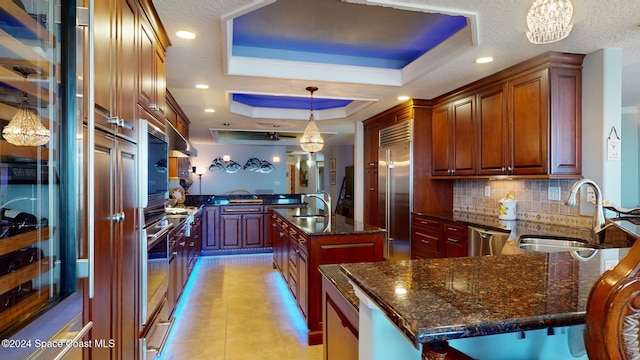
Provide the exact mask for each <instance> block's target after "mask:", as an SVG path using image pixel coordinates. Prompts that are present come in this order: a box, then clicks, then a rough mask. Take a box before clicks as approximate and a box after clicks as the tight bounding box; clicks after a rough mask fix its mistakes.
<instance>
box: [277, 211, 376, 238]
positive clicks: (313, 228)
mask: <svg viewBox="0 0 640 360" xmlns="http://www.w3.org/2000/svg"><path fill="white" fill-rule="evenodd" d="M274 212H276V213H277V214H279V215H281V216H283V217H284V218H285V219H286V220H287V221H288V222H289V223H291V224H292V225H294V226H296V227H297V228H298V229H300V230H301V231H302V232H304V233H306V234H307V235H310V236H318V235H320V236H323V235H354V234H376V233H381V232H386V230H385V229H381V228H379V227H377V226H372V225H368V224H365V223H364V222H362V221H355V220H353V219H351V218H348V217H345V216H342V215H336V214H334V215H331V217H330V218H329V217H328V216H327V217H305V215H314V214H315V209H312V208H293V209H275V210H274ZM329 219H331V221H329Z"/></svg>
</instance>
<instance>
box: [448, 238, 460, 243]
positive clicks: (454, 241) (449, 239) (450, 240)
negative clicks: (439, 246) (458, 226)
mask: <svg viewBox="0 0 640 360" xmlns="http://www.w3.org/2000/svg"><path fill="white" fill-rule="evenodd" d="M447 241H448V242H451V243H455V244H457V243H459V241H458V240H456V239H452V238H447Z"/></svg>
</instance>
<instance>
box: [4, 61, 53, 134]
mask: <svg viewBox="0 0 640 360" xmlns="http://www.w3.org/2000/svg"><path fill="white" fill-rule="evenodd" d="M13 70H15V71H17V72H19V73H20V74H22V76H23V77H24V80H25V82H26V81H27V77H28V76H29V75H30V74H35V73H37V71H35V70H34V69H32V68H29V67H22V66H14V67H13ZM49 136H50V135H49V129H47V128H46V127H44V125H42V122H41V121H40V117H39V116H38V114H37V113H36V112H35V110H34V109H32V108H31V107H30V106H29V96H28V95H27V93H26V92H24V93H23V94H22V102H21V103H20V109H18V112H16V114H15V115H13V117H12V118H11V121H9V124H7V126H5V127H4V129H2V137H4V139H5V140H7V141H8V142H9V143H10V144H13V145H16V146H40V145H44V144H46V143H48V142H49Z"/></svg>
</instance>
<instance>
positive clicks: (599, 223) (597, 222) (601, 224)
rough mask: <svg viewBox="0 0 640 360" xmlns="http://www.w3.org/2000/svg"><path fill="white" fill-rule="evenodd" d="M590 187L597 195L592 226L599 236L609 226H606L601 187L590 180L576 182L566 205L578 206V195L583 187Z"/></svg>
mask: <svg viewBox="0 0 640 360" xmlns="http://www.w3.org/2000/svg"><path fill="white" fill-rule="evenodd" d="M585 184H587V185H589V186H591V187H592V188H593V191H594V192H595V193H596V211H595V212H594V213H593V220H592V221H591V226H592V228H593V231H594V232H595V233H596V234H599V233H600V232H601V231H602V230H604V229H605V228H606V227H607V226H605V223H606V220H605V218H604V210H603V208H602V191H600V187H599V186H598V184H596V182H595V181H593V180H590V179H582V180H579V181H576V183H575V184H573V186H572V187H571V191H570V192H569V197H568V198H567V201H565V204H566V205H567V206H571V207H573V206H576V194H577V193H578V190H579V189H580V187H581V186H582V185H585Z"/></svg>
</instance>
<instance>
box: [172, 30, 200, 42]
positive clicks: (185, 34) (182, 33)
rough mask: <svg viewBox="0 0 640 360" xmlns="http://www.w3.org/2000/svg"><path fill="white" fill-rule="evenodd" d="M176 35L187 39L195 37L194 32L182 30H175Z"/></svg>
mask: <svg viewBox="0 0 640 360" xmlns="http://www.w3.org/2000/svg"><path fill="white" fill-rule="evenodd" d="M176 35H177V36H178V37H179V38H183V39H187V40H193V39H195V38H196V34H194V33H192V32H191V31H184V30H180V31H176Z"/></svg>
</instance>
